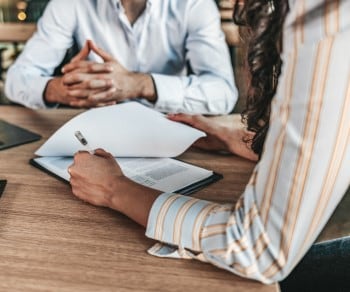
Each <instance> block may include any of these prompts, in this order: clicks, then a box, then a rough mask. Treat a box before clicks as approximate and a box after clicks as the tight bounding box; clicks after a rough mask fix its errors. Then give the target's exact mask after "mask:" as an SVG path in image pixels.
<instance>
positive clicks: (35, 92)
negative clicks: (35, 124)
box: [23, 77, 57, 109]
mask: <svg viewBox="0 0 350 292" xmlns="http://www.w3.org/2000/svg"><path fill="white" fill-rule="evenodd" d="M52 78H53V77H37V78H33V79H31V82H30V83H31V84H29V88H28V89H27V90H26V92H24V93H23V95H26V96H24V100H25V99H26V100H27V101H28V105H27V106H29V107H31V108H34V109H47V108H55V107H57V104H47V103H45V101H44V91H45V88H46V86H47V83H48V82H49V81H50V80H51V79H52ZM26 104H27V103H26Z"/></svg>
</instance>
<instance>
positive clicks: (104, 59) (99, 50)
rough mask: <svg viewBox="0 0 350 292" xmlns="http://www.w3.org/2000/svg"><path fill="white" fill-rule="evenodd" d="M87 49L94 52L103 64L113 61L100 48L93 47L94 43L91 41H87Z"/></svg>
mask: <svg viewBox="0 0 350 292" xmlns="http://www.w3.org/2000/svg"><path fill="white" fill-rule="evenodd" d="M89 48H90V50H92V51H93V52H95V53H96V54H97V55H99V56H100V57H101V58H102V59H103V61H104V62H109V61H115V59H114V58H113V57H112V56H111V55H110V54H108V53H107V52H105V51H104V50H102V49H101V48H99V47H97V46H96V45H95V43H94V42H92V41H89Z"/></svg>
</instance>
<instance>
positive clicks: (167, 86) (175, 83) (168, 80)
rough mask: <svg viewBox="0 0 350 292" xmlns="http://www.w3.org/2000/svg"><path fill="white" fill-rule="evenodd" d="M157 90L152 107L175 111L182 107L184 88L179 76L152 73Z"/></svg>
mask: <svg viewBox="0 0 350 292" xmlns="http://www.w3.org/2000/svg"><path fill="white" fill-rule="evenodd" d="M152 78H153V81H154V84H155V86H156V90H157V101H156V103H155V105H154V108H155V109H157V110H159V111H162V112H177V111H179V110H181V109H182V108H183V101H184V88H183V83H182V80H181V78H180V77H176V76H168V75H162V74H152Z"/></svg>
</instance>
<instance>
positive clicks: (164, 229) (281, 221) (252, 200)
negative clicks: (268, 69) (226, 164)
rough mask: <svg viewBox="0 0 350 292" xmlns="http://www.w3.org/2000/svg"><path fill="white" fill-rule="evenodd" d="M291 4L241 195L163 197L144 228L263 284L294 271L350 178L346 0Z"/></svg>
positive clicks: (183, 253) (182, 252) (184, 251)
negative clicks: (254, 159)
mask: <svg viewBox="0 0 350 292" xmlns="http://www.w3.org/2000/svg"><path fill="white" fill-rule="evenodd" d="M294 3H295V5H294V6H293V7H291V12H290V17H289V18H287V22H286V30H285V32H286V33H287V35H289V36H290V38H291V39H293V45H292V46H288V48H287V49H286V50H285V52H284V54H283V60H284V68H283V73H282V76H281V79H280V82H279V87H278V91H277V94H276V96H275V98H274V101H273V103H272V112H271V120H270V128H269V132H268V135H267V138H266V141H265V146H264V152H263V155H262V158H261V160H260V162H259V163H258V164H257V165H256V167H255V169H254V172H253V174H252V176H251V178H250V181H249V183H248V185H247V186H246V189H245V191H244V193H243V195H242V196H241V198H240V199H239V200H238V202H237V203H236V204H234V205H225V206H223V205H218V204H214V203H210V202H206V201H202V200H198V199H195V198H189V197H183V196H179V195H174V194H163V195H161V196H160V197H159V198H158V199H157V200H156V201H155V203H154V205H153V207H152V210H151V213H150V216H149V222H148V227H147V233H146V235H147V236H149V237H151V238H154V239H156V240H158V241H160V242H163V243H166V244H170V245H171V247H172V250H171V254H172V255H174V252H175V248H176V250H177V251H178V252H177V253H178V256H180V257H192V258H198V259H202V260H205V261H207V262H210V263H212V264H214V265H216V266H218V267H221V268H223V269H226V270H229V271H231V272H233V273H235V274H238V275H241V276H244V277H247V278H251V279H255V280H258V281H261V282H263V283H272V282H277V281H281V280H282V279H283V278H285V277H286V276H287V275H288V274H289V273H290V272H291V270H292V269H293V268H294V267H295V265H296V264H297V263H298V262H299V261H300V259H301V258H302V257H303V255H304V254H305V253H306V251H307V250H308V249H309V248H310V246H311V244H312V243H313V242H314V241H315V239H316V238H317V236H318V234H319V233H320V232H321V230H322V229H323V227H324V226H325V224H326V223H327V221H328V219H329V218H330V216H331V214H332V213H333V211H334V210H335V208H336V206H337V204H338V203H339V202H340V200H341V198H342V197H343V195H344V193H345V192H346V189H347V188H348V186H349V183H350V143H349V142H350V128H349V124H350V55H349V54H348V53H347V52H348V51H349V50H350V43H349V41H348V40H349V39H350V29H349V28H350V25H349V24H350V22H349V20H348V17H347V15H346V11H349V8H350V5H349V3H350V2H349V1H340V2H339V3H340V5H334V4H333V2H332V1H331V2H329V1H321V0H314V1H295V2H294ZM302 11H312V12H313V14H312V16H310V18H309V17H308V14H305V15H304V18H303V19H302V21H300V18H299V21H298V24H296V23H295V22H294V21H293V19H291V17H293V16H295V15H298V16H299V17H300V15H302V14H301V13H302ZM324 11H328V12H329V13H330V15H328V17H324V15H325V14H324ZM315 17H316V18H315ZM315 19H318V20H317V21H316V20H315ZM319 21H321V23H322V30H320V22H319ZM346 21H347V22H346ZM315 25H316V26H315ZM151 251H152V253H153V254H157V252H158V250H157V249H156V248H154V249H153V250H151ZM166 252H167V251H166V250H165V249H163V248H161V247H160V246H159V253H160V254H162V253H163V255H164V254H165V253H166Z"/></svg>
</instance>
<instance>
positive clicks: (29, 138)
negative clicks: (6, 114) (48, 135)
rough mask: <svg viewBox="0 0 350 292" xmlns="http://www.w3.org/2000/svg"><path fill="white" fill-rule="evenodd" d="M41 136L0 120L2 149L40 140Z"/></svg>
mask: <svg viewBox="0 0 350 292" xmlns="http://www.w3.org/2000/svg"><path fill="white" fill-rule="evenodd" d="M40 139H41V136H40V135H38V134H36V133H33V132H31V131H29V130H27V129H24V128H22V127H18V126H16V125H13V124H10V123H8V122H5V121H4V120H0V150H3V149H7V148H10V147H15V146H18V145H22V144H26V143H30V142H34V141H37V140H40Z"/></svg>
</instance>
